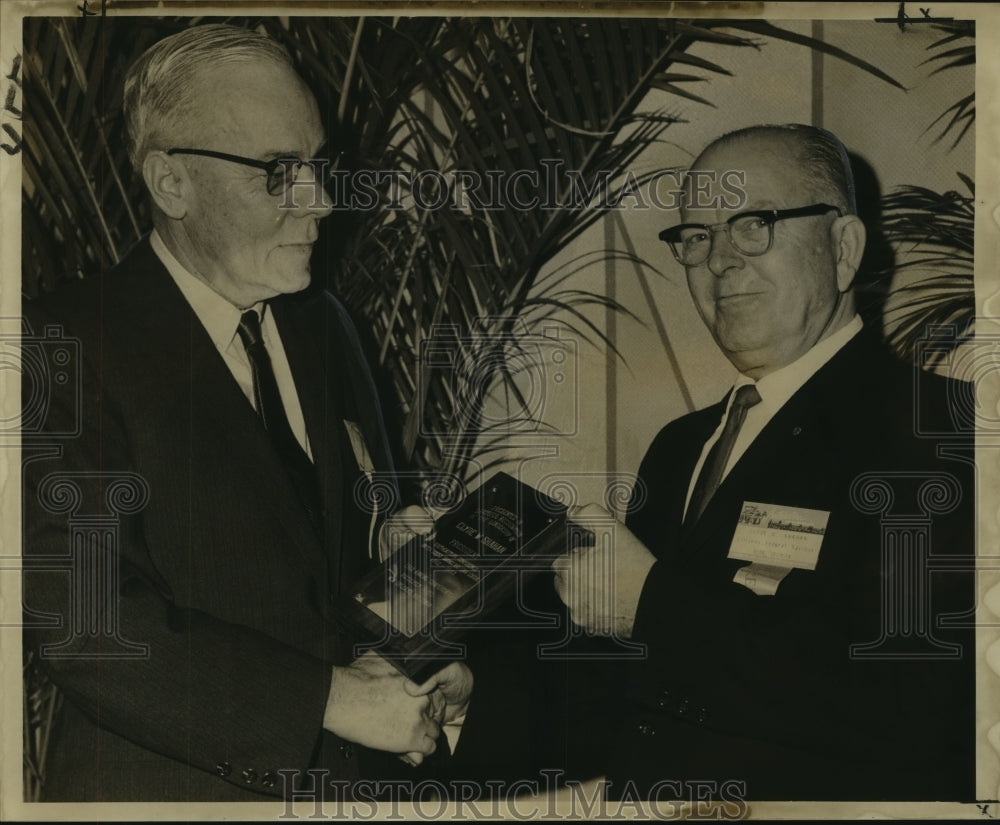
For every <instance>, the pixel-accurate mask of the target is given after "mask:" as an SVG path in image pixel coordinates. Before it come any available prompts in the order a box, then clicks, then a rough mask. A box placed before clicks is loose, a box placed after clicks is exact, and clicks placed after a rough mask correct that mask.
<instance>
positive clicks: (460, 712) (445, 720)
mask: <svg viewBox="0 0 1000 825" xmlns="http://www.w3.org/2000/svg"><path fill="white" fill-rule="evenodd" d="M472 681H473V680H472V671H471V670H469V668H468V667H467V666H466V665H464V664H463V663H462V662H452V663H451V664H449V665H448V666H447V667H443V668H441V670H439V671H438V672H437V673H435V674H434V675H433V676H431V678H430V679H428V680H427V681H426V682H424V683H423V684H422V685H415V684H414V683H413V682H411V681H409V680H407V681H406V683H405V684H404V689H405V690H406V692H407V693H409V694H410V695H411V696H427V695H430V696H431V701H432V705H433V712H434V718H435V719H437V720H438V721H439V722H441V723H442V724H444V725H448V724H451V723H452V722H454V721H455V720H456V719H459V718H461V717H462V716H464V715H465V711H466V710H468V707H469V698H470V697H471V696H472ZM435 697H439V698H438V699H437V700H435ZM442 700H443V701H442Z"/></svg>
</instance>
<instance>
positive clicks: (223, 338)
mask: <svg viewBox="0 0 1000 825" xmlns="http://www.w3.org/2000/svg"><path fill="white" fill-rule="evenodd" d="M149 242H150V244H151V245H152V247H153V251H154V252H155V253H156V255H157V257H158V258H159V259H160V260H161V261H162V262H163V265H164V266H165V267H166V268H167V272H169V273H170V277H171V278H173V279H174V283H176V284H177V287H178V289H180V291H181V293H182V294H183V295H184V298H185V299H186V300H187V302H188V303H189V304H190V305H191V309H193V310H194V314H195V315H197V316H198V320H199V321H201V324H202V326H203V327H205V331H206V332H207V333H208V336H209V338H211V339H212V343H213V344H215V348H216V349H217V350H218V351H219V354H220V355H221V356H222V360H223V361H225V362H226V366H227V367H228V368H229V371H230V372H231V373H232V375H233V378H235V379H236V383H237V384H239V385H240V389H241V390H243V394H244V395H245V396H246V397H247V400H248V401H249V402H250V404H251V405H253V404H254V397H253V373H252V372H251V370H250V360H249V359H248V358H247V353H246V350H245V349H244V348H243V342H242V341H241V340H240V337H239V335H238V334H237V329H238V328H239V325H240V316H241V315H242V314H243V313H244V312H245V311H246V310H245V309H240V308H239V307H237V306H234V305H233V304H231V303H230V302H229V301H227V300H226V299H225V298H223V297H222V296H221V295H220V294H219V293H218V292H216V291H215V290H214V289H212V288H211V287H210V286H209V285H208V284H207V283H205V282H204V281H203V280H201V279H200V278H198V277H196V276H195V275H193V274H192V273H191V272H189V271H188V270H187V269H185V268H184V266H183V265H182V264H181V262H180V261H178V260H177V258H175V257H174V256H173V254H171V252H170V250H169V249H167V247H166V244H164V243H163V239H162V238H161V237H160V236H159V234H158V233H157V232H156V230H155V229H154V230H153V233H152V234H151V235H150V237H149ZM252 309H254V310H256V312H257V314H258V315H260V316H261V331H262V334H263V338H264V347H265V348H266V349H267V354H268V357H269V358H270V359H271V368H272V369H273V370H274V378H275V380H276V381H277V383H278V392H279V393H280V394H281V403H282V404H283V405H284V407H285V415H287V416H288V424H289V426H290V427H291V428H292V432H293V433H294V434H295V438H296V439H297V440H298V442H299V444H301V445H302V449H304V450H305V451H306V455H308V456H309V458H310V459H312V451H311V449H310V447H309V438H308V436H307V435H306V422H305V419H304V418H303V416H302V405H301V404H300V403H299V395H298V392H297V391H296V389H295V382H294V380H293V379H292V369H291V367H290V366H289V365H288V356H286V355H285V348H284V347H283V346H282V343H281V336H280V335H278V327H277V326H276V325H275V323H274V317H273V316H272V314H271V313H270V312H268V311H267V304H266V303H264V302H261V303H259V304H255V305H254V306H253V307H252Z"/></svg>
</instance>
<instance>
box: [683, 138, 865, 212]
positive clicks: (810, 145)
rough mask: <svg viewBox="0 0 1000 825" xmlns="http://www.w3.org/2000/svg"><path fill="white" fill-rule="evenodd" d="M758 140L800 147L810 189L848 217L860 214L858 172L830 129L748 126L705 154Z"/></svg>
mask: <svg viewBox="0 0 1000 825" xmlns="http://www.w3.org/2000/svg"><path fill="white" fill-rule="evenodd" d="M758 137H762V138H768V137H774V138H779V139H783V138H788V139H790V140H791V141H793V142H794V143H795V144H796V146H797V147H798V151H799V158H798V159H799V161H800V162H801V164H802V168H803V170H804V171H805V180H804V181H803V183H805V184H806V185H807V186H809V187H810V189H812V192H813V194H814V195H816V196H817V197H822V198H823V199H825V200H829V201H830V205H831V206H838V207H840V208H841V209H842V210H843V211H844V214H845V215H856V214H857V213H858V205H857V200H856V198H855V190H854V173H853V172H852V171H851V162H850V160H849V159H848V157H847V150H846V149H845V148H844V144H843V143H841V142H840V138H838V137H837V136H836V135H835V134H833V132H828V131H827V130H826V129H820V128H819V127H818V126H806V125H805V124H802V123H786V124H782V125H777V126H773V125H767V126H748V127H746V128H744V129H737V130H736V131H735V132H729V133H727V134H725V135H723V136H722V137H720V138H717V139H716V140H714V141H712V143H711V144H710V145H709V146H708V147H706V148H705V150H704V151H703V152H702V154H703V155H704V154H705V152H707V151H708V150H709V149H711V148H712V147H714V146H717V145H720V144H723V143H729V142H731V141H738V140H743V139H745V138H758Z"/></svg>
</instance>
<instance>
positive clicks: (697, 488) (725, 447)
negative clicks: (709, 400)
mask: <svg viewBox="0 0 1000 825" xmlns="http://www.w3.org/2000/svg"><path fill="white" fill-rule="evenodd" d="M759 403H760V393H759V392H757V388H756V387H755V386H754V385H753V384H744V385H743V386H742V387H740V388H739V389H738V390H736V397H735V398H734V399H733V403H732V404H730V405H729V415H728V416H727V417H726V425H725V426H724V427H723V428H722V435H721V436H719V440H718V441H716V442H715V444H713V445H712V449H711V450H709V451H708V455H707V456H706V457H705V463H704V464H703V465H702V468H701V472H700V473H699V474H698V480H697V481H696V482H695V485H694V491H693V492H692V493H691V503H690V504H688V511H687V517H686V518H685V519H684V525H685V526H689V525H691V524H694V523H695V522H696V521H697V520H698V519H699V518H701V514H702V513H703V512H705V507H707V506H708V502H709V501H711V500H712V496H714V495H715V491H716V490H718V489H719V485H720V484H721V483H722V473H723V472H724V471H725V469H726V464H728V463H729V455H730V454H731V453H732V451H733V445H734V444H735V443H736V436H737V435H739V432H740V427H742V426H743V421H744V419H745V418H746V417H747V410H748V409H750V407H752V406H753V405H754V404H759Z"/></svg>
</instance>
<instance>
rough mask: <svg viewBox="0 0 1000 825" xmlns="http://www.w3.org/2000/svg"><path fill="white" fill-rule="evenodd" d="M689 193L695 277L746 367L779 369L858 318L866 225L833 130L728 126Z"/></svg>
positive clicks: (688, 236)
mask: <svg viewBox="0 0 1000 825" xmlns="http://www.w3.org/2000/svg"><path fill="white" fill-rule="evenodd" d="M696 171H697V175H696V174H695V173H696ZM735 182H738V185H739V192H740V194H741V197H739V198H734V195H733V193H734V191H737V190H736V184H735ZM686 193H687V197H686V199H685V205H684V206H683V208H682V209H681V220H682V222H683V224H686V225H691V226H689V227H687V228H685V229H684V230H683V235H684V238H685V241H684V245H683V250H682V252H681V257H682V259H683V260H682V262H683V263H684V265H685V268H686V271H687V278H688V286H689V288H690V290H691V294H692V296H693V298H694V301H695V305H696V306H697V308H698V312H699V314H700V315H701V317H702V319H703V320H704V322H705V324H706V325H707V326H708V328H709V330H711V332H712V335H713V337H714V338H715V340H716V342H717V343H718V345H719V347H720V348H721V349H722V351H723V352H724V353H725V354H726V356H727V357H728V358H729V360H730V361H732V362H733V364H734V365H735V366H736V367H737V369H739V370H740V371H741V372H743V373H744V374H746V375H749V376H751V377H753V378H760V377H762V376H763V375H766V374H768V373H770V372H773V371H775V370H777V369H780V368H781V367H783V366H786V365H788V364H790V363H792V362H793V361H795V360H797V359H798V358H799V357H801V356H802V355H803V354H805V353H806V352H807V351H808V350H809V349H810V348H811V347H813V346H814V345H815V344H816V343H818V342H819V341H821V340H822V339H823V338H825V337H827V336H829V335H830V334H832V333H833V332H835V331H836V330H838V329H840V328H841V327H843V326H844V325H845V324H847V323H848V322H849V321H850V320H851V319H852V318H853V317H854V314H855V307H854V296H853V294H852V292H851V284H852V282H853V279H854V275H855V273H856V272H857V267H858V264H859V262H860V259H861V253H862V251H863V250H864V238H865V232H864V226H863V225H862V224H861V221H860V220H859V219H858V218H857V216H856V215H855V214H854V212H855V203H854V185H853V177H852V175H851V171H850V165H849V163H848V162H847V153H846V151H844V148H843V146H842V145H841V144H840V141H839V140H837V138H836V137H834V136H833V135H831V134H830V133H829V132H825V131H824V130H822V129H815V128H813V127H808V126H798V125H791V126H756V127H752V128H749V129H741V130H739V131H737V132H731V133H729V134H727V135H724V136H722V137H721V138H719V139H717V140H715V141H713V142H712V143H711V144H710V145H709V146H708V147H707V148H706V149H705V150H704V151H703V152H702V153H701V154H700V155H699V157H698V159H697V161H696V162H695V164H694V165H693V166H692V171H691V172H690V173H689V176H688V181H687V183H686ZM747 213H750V214H747ZM736 216H743V217H739V218H738V219H737V220H735V221H734V218H735V217H736ZM672 231H673V232H675V233H676V232H677V231H678V230H676V229H675V230H672ZM675 237H676V236H675ZM674 248H675V250H676V249H677V248H678V246H677V245H676V244H675V245H674Z"/></svg>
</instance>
